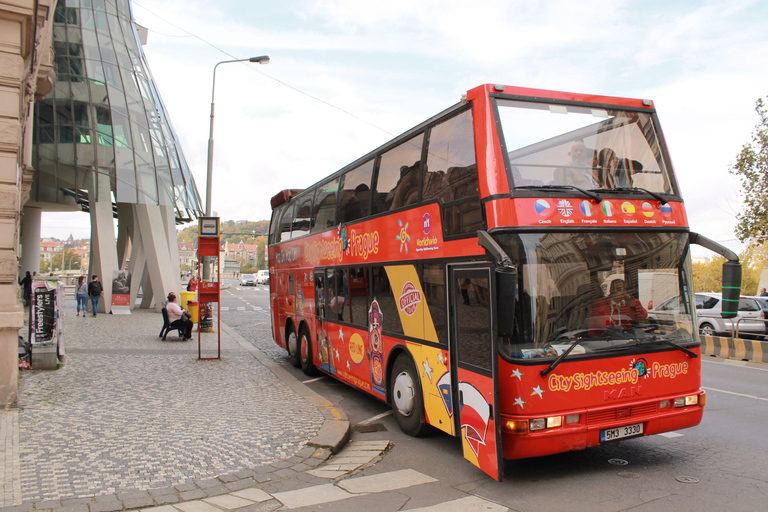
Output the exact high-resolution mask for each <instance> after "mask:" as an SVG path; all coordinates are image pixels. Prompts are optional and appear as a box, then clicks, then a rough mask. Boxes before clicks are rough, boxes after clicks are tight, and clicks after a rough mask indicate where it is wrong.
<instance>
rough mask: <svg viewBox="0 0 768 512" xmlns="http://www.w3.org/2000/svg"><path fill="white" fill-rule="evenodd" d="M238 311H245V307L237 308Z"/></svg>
mask: <svg viewBox="0 0 768 512" xmlns="http://www.w3.org/2000/svg"><path fill="white" fill-rule="evenodd" d="M237 310H238V311H245V306H237Z"/></svg>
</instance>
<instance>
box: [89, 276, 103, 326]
mask: <svg viewBox="0 0 768 512" xmlns="http://www.w3.org/2000/svg"><path fill="white" fill-rule="evenodd" d="M102 295H104V287H103V286H102V284H101V281H99V276H97V275H96V274H93V276H92V277H91V282H90V283H88V296H89V297H90V298H91V305H92V306H93V316H96V311H97V310H98V309H99V299H100V298H101V296H102Z"/></svg>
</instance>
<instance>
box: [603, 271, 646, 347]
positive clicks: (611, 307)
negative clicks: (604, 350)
mask: <svg viewBox="0 0 768 512" xmlns="http://www.w3.org/2000/svg"><path fill="white" fill-rule="evenodd" d="M619 275H621V274H619ZM647 317H648V312H647V311H646V310H645V308H644V307H643V305H642V304H641V303H640V301H639V300H637V299H635V298H633V297H632V296H631V295H630V294H629V293H627V290H626V285H625V283H624V279H623V278H618V279H614V280H613V281H611V283H610V292H609V293H608V296H607V297H603V298H601V299H598V300H597V301H596V302H595V303H594V304H593V305H592V307H591V308H590V310H589V335H590V336H599V335H601V334H604V333H605V331H606V330H607V329H611V330H618V331H626V330H629V329H631V328H632V324H633V323H636V322H638V321H640V320H643V319H644V318H647Z"/></svg>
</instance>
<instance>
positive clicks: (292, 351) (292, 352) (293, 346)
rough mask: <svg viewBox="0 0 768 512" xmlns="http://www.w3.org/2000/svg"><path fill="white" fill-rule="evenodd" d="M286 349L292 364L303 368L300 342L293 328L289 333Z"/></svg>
mask: <svg viewBox="0 0 768 512" xmlns="http://www.w3.org/2000/svg"><path fill="white" fill-rule="evenodd" d="M285 348H286V349H287V350H288V357H289V358H290V359H291V364H292V365H293V366H295V367H296V368H301V360H300V359H299V340H298V338H296V331H295V330H294V329H293V328H291V330H290V332H289V333H288V338H287V339H286V342H285Z"/></svg>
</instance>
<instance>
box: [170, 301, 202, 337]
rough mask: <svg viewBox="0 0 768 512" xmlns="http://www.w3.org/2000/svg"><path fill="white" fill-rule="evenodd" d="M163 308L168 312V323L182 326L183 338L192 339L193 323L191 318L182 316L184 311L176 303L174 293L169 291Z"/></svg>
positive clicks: (174, 326) (172, 325)
mask: <svg viewBox="0 0 768 512" xmlns="http://www.w3.org/2000/svg"><path fill="white" fill-rule="evenodd" d="M165 310H166V311H167V312H168V324H169V325H170V326H171V327H173V328H176V327H183V328H184V334H183V337H184V340H185V341H186V340H189V339H192V326H193V325H195V324H194V323H192V319H191V318H189V317H185V316H184V313H185V311H184V310H183V309H181V306H179V305H178V304H177V303H176V294H175V293H173V292H171V293H169V294H168V303H167V304H166V305H165Z"/></svg>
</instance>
